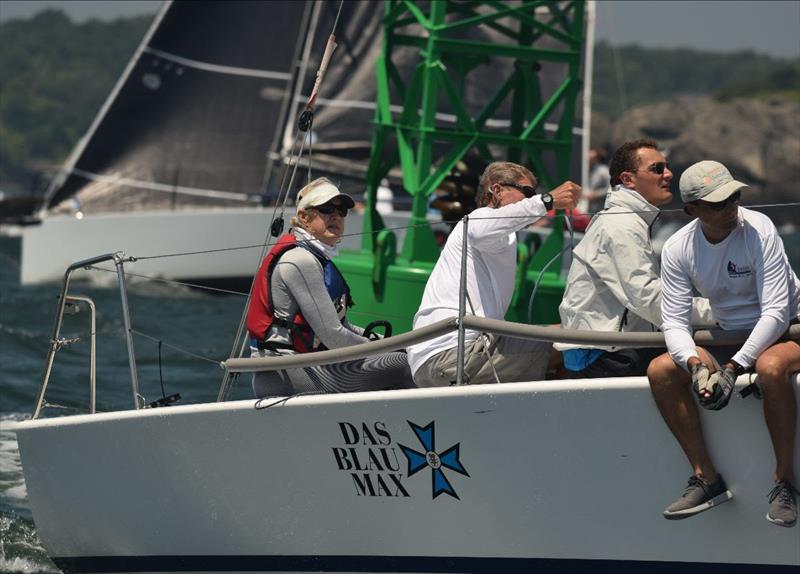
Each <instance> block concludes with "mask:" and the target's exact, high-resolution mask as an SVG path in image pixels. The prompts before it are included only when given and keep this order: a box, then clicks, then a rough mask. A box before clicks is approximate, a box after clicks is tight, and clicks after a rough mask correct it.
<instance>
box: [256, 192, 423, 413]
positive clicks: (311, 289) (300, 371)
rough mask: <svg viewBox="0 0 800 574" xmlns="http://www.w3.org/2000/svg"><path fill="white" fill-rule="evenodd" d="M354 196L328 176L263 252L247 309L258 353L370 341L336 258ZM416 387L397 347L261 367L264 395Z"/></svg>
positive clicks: (259, 389) (301, 197)
mask: <svg viewBox="0 0 800 574" xmlns="http://www.w3.org/2000/svg"><path fill="white" fill-rule="evenodd" d="M354 205H355V202H354V201H353V198H352V197H350V196H349V195H347V194H345V193H342V192H341V191H339V189H338V188H337V187H336V186H335V185H334V184H333V183H331V182H330V181H329V180H328V179H326V178H324V177H321V178H318V179H315V180H314V181H312V182H311V183H309V184H308V185H306V186H305V187H304V188H303V189H301V190H300V193H298V194H297V213H296V215H295V216H294V217H293V218H292V222H291V223H292V229H291V230H290V231H289V233H287V234H285V235H283V236H282V237H281V238H279V239H278V241H277V242H276V243H275V245H274V246H273V247H272V249H271V250H270V252H269V253H268V254H267V256H266V257H265V258H264V260H263V261H262V263H261V266H260V268H259V270H258V275H257V276H256V280H255V283H254V285H253V293H252V298H251V299H250V306H249V307H248V310H247V330H248V332H249V334H250V340H251V356H262V357H263V356H276V355H286V354H296V353H307V352H313V351H320V350H324V349H336V348H340V347H347V346H350V345H357V344H359V343H364V342H367V340H368V339H367V338H365V337H364V336H363V330H362V329H360V328H359V327H356V326H355V325H352V324H350V322H349V321H348V320H347V317H346V313H347V309H348V308H349V307H350V306H352V304H353V303H352V300H351V298H350V289H349V287H348V285H347V282H346V281H345V280H344V277H343V276H342V274H341V273H340V272H339V270H338V269H337V268H336V265H334V264H333V261H332V258H333V257H334V256H336V253H337V249H336V245H337V244H338V243H339V241H341V238H342V234H343V233H344V222H345V217H347V212H348V210H349V209H352V207H353V206H354ZM412 386H414V385H413V383H412V382H411V374H410V371H409V368H408V361H407V359H406V355H405V353H401V352H394V353H384V354H382V355H377V356H372V357H368V358H365V359H357V360H352V361H346V362H343V363H336V364H332V365H321V366H316V367H305V368H297V369H287V370H286V371H280V372H262V373H256V374H255V375H254V377H253V391H254V393H255V395H256V396H257V397H264V396H275V395H281V396H284V395H291V394H296V393H300V392H351V391H368V390H382V389H394V388H408V387H412Z"/></svg>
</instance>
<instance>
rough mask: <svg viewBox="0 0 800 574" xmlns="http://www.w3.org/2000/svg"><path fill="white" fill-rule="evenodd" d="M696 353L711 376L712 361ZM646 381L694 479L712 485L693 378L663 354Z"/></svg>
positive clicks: (712, 474) (713, 475)
mask: <svg viewBox="0 0 800 574" xmlns="http://www.w3.org/2000/svg"><path fill="white" fill-rule="evenodd" d="M697 351H698V353H699V356H700V359H701V360H702V361H703V363H705V365H706V366H707V367H708V370H709V372H714V371H715V370H716V369H715V367H714V365H715V361H714V360H713V359H712V358H711V356H710V355H709V354H708V352H707V351H706V350H705V349H701V348H699V347H698V349H697ZM647 378H648V380H649V381H650V391H651V392H652V393H653V398H654V399H655V401H656V405H657V406H658V410H659V411H660V412H661V416H662V417H663V418H664V422H666V423H667V426H668V427H669V430H670V431H672V434H673V435H674V436H675V438H676V439H677V441H678V444H680V445H681V448H682V449H683V452H684V453H685V454H686V458H688V459H689V464H690V465H691V466H692V469H693V471H694V474H695V476H697V477H699V478H702V479H703V480H704V481H705V482H707V483H712V482H714V481H715V480H716V479H717V471H716V469H715V468H714V465H713V464H712V462H711V458H710V457H709V455H708V450H707V449H706V443H705V439H704V438H703V428H702V426H701V424H700V413H699V412H698V410H697V403H696V402H695V399H694V397H693V396H692V393H691V390H690V386H691V382H692V377H691V376H690V375H689V373H687V372H686V371H684V370H683V369H681V368H680V367H678V366H677V365H676V364H675V362H674V361H673V360H672V357H670V356H669V353H664V354H663V355H660V356H658V357H656V358H655V359H653V361H652V362H651V363H650V366H649V367H648V369H647Z"/></svg>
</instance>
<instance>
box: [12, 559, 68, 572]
mask: <svg viewBox="0 0 800 574" xmlns="http://www.w3.org/2000/svg"><path fill="white" fill-rule="evenodd" d="M0 572H9V573H11V572H30V573H31V574H32V573H34V572H36V573H37V574H38V573H39V572H58V570H51V569H45V568H43V566H42V564H39V563H37V562H34V561H33V560H28V559H27V558H12V559H11V560H6V559H5V558H2V557H0Z"/></svg>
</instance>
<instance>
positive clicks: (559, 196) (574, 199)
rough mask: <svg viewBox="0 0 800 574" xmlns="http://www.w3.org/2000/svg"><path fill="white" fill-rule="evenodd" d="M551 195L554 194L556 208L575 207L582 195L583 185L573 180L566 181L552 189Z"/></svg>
mask: <svg viewBox="0 0 800 574" xmlns="http://www.w3.org/2000/svg"><path fill="white" fill-rule="evenodd" d="M550 195H552V196H553V207H554V208H555V209H575V206H576V205H578V198H579V197H580V195H581V186H580V185H578V184H576V183H572V182H571V181H565V182H564V183H562V184H561V185H559V186H558V187H557V188H555V189H554V190H552V191H551V192H550Z"/></svg>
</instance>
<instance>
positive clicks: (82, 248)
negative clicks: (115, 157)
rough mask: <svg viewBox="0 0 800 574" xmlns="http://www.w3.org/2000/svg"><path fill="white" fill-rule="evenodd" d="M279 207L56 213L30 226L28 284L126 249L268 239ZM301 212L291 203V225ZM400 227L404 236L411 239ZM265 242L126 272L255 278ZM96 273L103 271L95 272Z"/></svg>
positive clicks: (354, 217)
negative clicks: (76, 213) (293, 218)
mask: <svg viewBox="0 0 800 574" xmlns="http://www.w3.org/2000/svg"><path fill="white" fill-rule="evenodd" d="M272 212H273V210H272V208H263V209H262V208H241V209H195V210H186V211H161V212H159V211H154V212H131V213H109V214H105V215H85V216H84V217H83V218H82V219H77V218H75V217H71V216H51V217H46V218H44V219H43V220H42V222H41V224H40V225H30V226H27V227H25V228H24V229H23V230H22V254H21V257H20V260H21V263H20V269H21V270H20V280H21V282H22V284H23V285H27V284H33V283H43V282H48V281H58V280H60V279H61V278H62V277H63V276H64V271H65V270H66V268H67V266H69V265H70V264H72V263H74V262H76V261H80V260H83V259H87V258H89V257H94V256H96V255H99V254H102V253H114V252H117V251H122V252H124V253H125V255H132V256H136V257H143V256H150V255H162V254H169V253H187V252H195V251H205V250H220V249H228V248H232V247H243V246H247V245H261V244H262V243H263V242H264V239H265V237H266V235H267V229H268V226H269V223H270V221H271V219H272ZM292 214H293V211H292V209H291V208H290V209H288V210H287V212H286V215H285V221H286V224H285V228H286V229H288V228H289V219H290V217H291V215H292ZM384 220H385V221H386V225H387V226H388V227H396V226H403V225H406V224H407V222H408V214H403V213H402V212H401V213H398V214H397V215H394V214H393V215H388V216H384ZM362 226H363V218H362V216H360V215H358V214H351V215H350V216H349V217H348V218H347V231H346V233H347V234H348V236H347V237H345V239H344V240H343V242H342V244H341V247H342V248H344V249H360V247H361V236H360V235H355V234H357V233H359V232H360V230H361V228H362ZM403 235H404V234H402V233H398V241H401V240H402V238H403ZM260 255H261V248H260V247H259V248H251V249H239V250H231V251H220V252H217V253H208V254H201V255H194V256H184V257H167V258H163V259H151V260H142V261H137V262H135V263H132V264H127V265H126V266H125V269H126V271H129V272H131V273H139V274H143V275H154V276H158V277H162V278H167V279H186V280H192V279H225V278H231V277H234V278H241V277H252V276H253V274H254V273H255V271H256V269H258V263H259V261H260ZM106 267H109V268H113V265H110V264H108V265H106ZM95 275H96V274H95Z"/></svg>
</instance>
